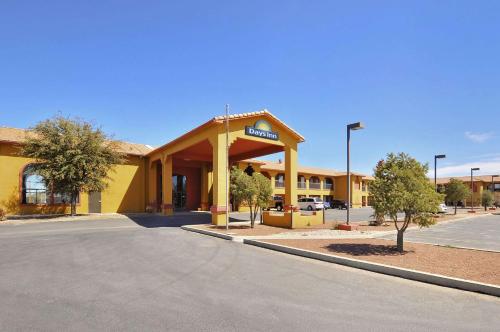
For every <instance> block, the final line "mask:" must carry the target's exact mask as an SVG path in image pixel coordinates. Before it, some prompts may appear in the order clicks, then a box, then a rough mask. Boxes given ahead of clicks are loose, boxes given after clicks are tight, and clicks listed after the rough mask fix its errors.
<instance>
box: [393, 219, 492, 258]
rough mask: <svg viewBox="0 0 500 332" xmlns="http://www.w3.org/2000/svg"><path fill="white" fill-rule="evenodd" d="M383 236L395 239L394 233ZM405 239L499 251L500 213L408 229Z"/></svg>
mask: <svg viewBox="0 0 500 332" xmlns="http://www.w3.org/2000/svg"><path fill="white" fill-rule="evenodd" d="M384 238H390V239H395V236H394V235H388V236H384ZM405 240H407V241H415V242H424V243H433V244H441V245H450V246H457V247H467V248H477V249H486V250H496V251H500V215H492V216H484V217H474V218H468V219H465V220H459V221H452V222H448V223H443V224H438V225H435V226H432V227H430V228H422V229H413V230H412V229H410V230H408V231H406V232H405Z"/></svg>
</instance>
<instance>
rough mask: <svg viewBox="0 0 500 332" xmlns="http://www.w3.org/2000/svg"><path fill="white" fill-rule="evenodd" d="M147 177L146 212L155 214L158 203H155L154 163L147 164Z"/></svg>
mask: <svg viewBox="0 0 500 332" xmlns="http://www.w3.org/2000/svg"><path fill="white" fill-rule="evenodd" d="M147 176H148V188H147V189H148V191H147V193H148V196H147V197H148V199H147V206H146V211H149V212H157V210H156V209H157V207H158V202H157V201H156V190H157V189H156V176H157V174H156V163H153V162H151V161H149V162H148V171H147Z"/></svg>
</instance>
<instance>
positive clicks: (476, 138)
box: [465, 131, 493, 143]
mask: <svg viewBox="0 0 500 332" xmlns="http://www.w3.org/2000/svg"><path fill="white" fill-rule="evenodd" d="M465 137H466V138H468V139H469V140H471V141H473V142H476V143H483V142H486V141H487V140H489V139H490V138H492V137H493V133H492V132H489V133H471V132H470V131H466V132H465Z"/></svg>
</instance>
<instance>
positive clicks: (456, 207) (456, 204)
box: [455, 203, 458, 214]
mask: <svg viewBox="0 0 500 332" xmlns="http://www.w3.org/2000/svg"><path fill="white" fill-rule="evenodd" d="M457 205H458V203H455V214H457Z"/></svg>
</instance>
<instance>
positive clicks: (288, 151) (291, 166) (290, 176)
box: [285, 144, 297, 210]
mask: <svg viewBox="0 0 500 332" xmlns="http://www.w3.org/2000/svg"><path fill="white" fill-rule="evenodd" d="M292 205H293V206H294V207H296V206H297V145H296V144H295V145H294V146H289V145H287V146H285V210H290V207H291V206H292Z"/></svg>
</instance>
